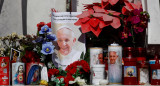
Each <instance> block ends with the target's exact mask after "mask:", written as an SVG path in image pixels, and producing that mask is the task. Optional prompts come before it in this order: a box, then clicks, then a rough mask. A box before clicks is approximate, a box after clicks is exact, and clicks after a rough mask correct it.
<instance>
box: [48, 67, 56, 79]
mask: <svg viewBox="0 0 160 86" xmlns="http://www.w3.org/2000/svg"><path fill="white" fill-rule="evenodd" d="M58 73H59V70H58V69H49V70H48V77H49V78H51V76H52V75H57V74H58Z"/></svg>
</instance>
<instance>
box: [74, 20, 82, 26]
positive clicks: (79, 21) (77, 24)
mask: <svg viewBox="0 0 160 86" xmlns="http://www.w3.org/2000/svg"><path fill="white" fill-rule="evenodd" d="M81 20H82V19H79V20H78V21H77V22H75V23H74V25H76V26H79V25H81Z"/></svg>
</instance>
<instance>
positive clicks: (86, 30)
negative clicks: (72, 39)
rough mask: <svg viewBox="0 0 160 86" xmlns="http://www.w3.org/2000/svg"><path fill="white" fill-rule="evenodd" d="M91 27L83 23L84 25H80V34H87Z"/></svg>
mask: <svg viewBox="0 0 160 86" xmlns="http://www.w3.org/2000/svg"><path fill="white" fill-rule="evenodd" d="M90 28H91V26H90V25H89V23H85V24H82V25H81V30H82V33H87V32H89V31H91V30H90Z"/></svg>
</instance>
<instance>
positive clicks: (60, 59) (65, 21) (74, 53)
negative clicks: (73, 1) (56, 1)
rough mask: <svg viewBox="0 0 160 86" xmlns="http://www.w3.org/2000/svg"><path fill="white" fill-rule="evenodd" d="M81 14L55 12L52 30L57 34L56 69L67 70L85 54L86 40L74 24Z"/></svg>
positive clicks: (53, 56)
mask: <svg viewBox="0 0 160 86" xmlns="http://www.w3.org/2000/svg"><path fill="white" fill-rule="evenodd" d="M78 14H80V12H53V13H52V23H51V24H52V25H51V26H52V29H53V33H54V34H56V37H57V41H56V43H54V44H55V53H54V54H53V55H52V62H53V63H54V65H55V66H56V67H61V68H62V69H63V70H65V68H66V67H67V66H68V65H69V64H71V63H73V62H75V61H77V60H79V59H80V57H81V54H82V52H83V53H85V43H84V41H85V38H84V35H83V34H82V33H81V31H80V27H79V26H75V25H74V23H75V22H76V21H77V20H78V18H77V17H76V16H77V15H78Z"/></svg>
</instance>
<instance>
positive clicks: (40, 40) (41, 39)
mask: <svg viewBox="0 0 160 86" xmlns="http://www.w3.org/2000/svg"><path fill="white" fill-rule="evenodd" d="M43 41H44V39H43V37H38V38H37V39H35V40H33V41H32V42H33V43H38V42H43Z"/></svg>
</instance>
